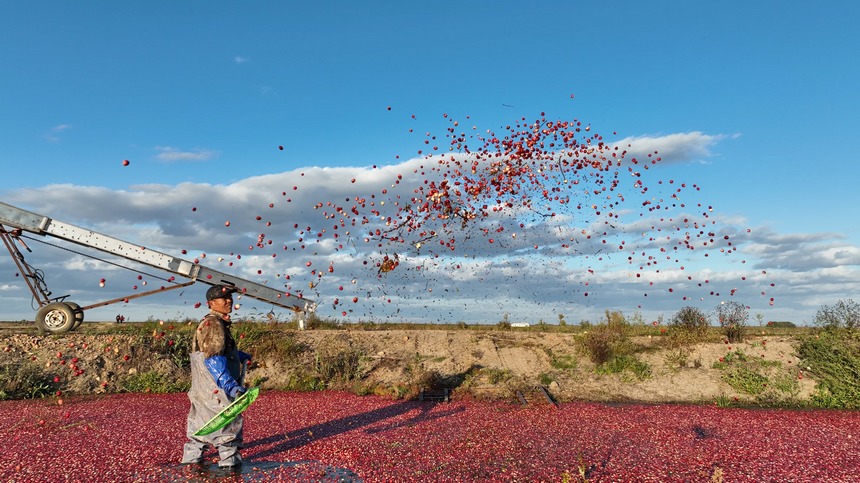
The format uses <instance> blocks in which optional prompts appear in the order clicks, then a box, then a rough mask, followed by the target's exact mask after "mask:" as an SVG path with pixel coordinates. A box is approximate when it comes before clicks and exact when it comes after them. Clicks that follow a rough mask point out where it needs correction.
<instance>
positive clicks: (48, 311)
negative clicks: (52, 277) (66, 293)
mask: <svg viewBox="0 0 860 483" xmlns="http://www.w3.org/2000/svg"><path fill="white" fill-rule="evenodd" d="M74 325H75V311H74V310H73V309H72V307H70V306H69V304H66V303H63V302H54V303H50V304H48V305H46V306H44V307H42V308H41V309H39V311H38V312H36V326H37V327H39V329H40V330H42V331H44V332H51V333H53V334H62V333H64V332H68V331H70V330H72V327H74Z"/></svg>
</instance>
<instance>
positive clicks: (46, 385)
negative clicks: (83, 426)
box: [0, 361, 56, 400]
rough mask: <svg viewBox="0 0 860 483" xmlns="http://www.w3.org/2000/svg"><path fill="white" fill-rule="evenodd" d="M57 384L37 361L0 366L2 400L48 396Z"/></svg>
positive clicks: (0, 393) (0, 395) (0, 398)
mask: <svg viewBox="0 0 860 483" xmlns="http://www.w3.org/2000/svg"><path fill="white" fill-rule="evenodd" d="M55 386H56V385H55V384H54V383H53V381H52V379H51V377H50V376H49V375H47V374H45V373H44V372H43V368H42V366H40V365H39V364H36V363H35V362H32V361H26V362H23V363H21V364H9V365H4V366H0V400H4V399H35V398H43V397H47V396H50V395H52V394H53V393H54V391H55V390H56V388H55Z"/></svg>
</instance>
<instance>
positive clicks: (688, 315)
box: [669, 306, 710, 343]
mask: <svg viewBox="0 0 860 483" xmlns="http://www.w3.org/2000/svg"><path fill="white" fill-rule="evenodd" d="M709 326H710V322H709V321H708V317H707V315H705V313H704V312H702V311H701V310H700V309H698V308H696V307H691V306H688V307H684V308H682V309H681V310H679V311H678V312H677V313H675V315H673V316H672V319H671V320H669V336H670V337H673V336H674V337H676V338H677V339H678V340H679V341H683V342H684V343H695V342H701V341H703V340H704V339H705V336H707V334H708V327H709Z"/></svg>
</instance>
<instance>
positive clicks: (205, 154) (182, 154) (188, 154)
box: [155, 146, 219, 162]
mask: <svg viewBox="0 0 860 483" xmlns="http://www.w3.org/2000/svg"><path fill="white" fill-rule="evenodd" d="M155 150H156V151H158V154H157V155H156V156H155V157H156V158H157V159H159V160H161V161H167V162H174V161H206V160H208V159H212V158H215V157H217V156H218V154H219V153H218V151H213V150H209V149H193V150H190V151H182V150H180V149H178V148H174V147H172V146H156V147H155Z"/></svg>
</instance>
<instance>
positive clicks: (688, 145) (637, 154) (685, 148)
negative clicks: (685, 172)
mask: <svg viewBox="0 0 860 483" xmlns="http://www.w3.org/2000/svg"><path fill="white" fill-rule="evenodd" d="M723 139H725V136H723V135H710V134H704V133H702V132H699V131H692V132H687V133H676V134H668V135H666V136H635V137H627V138H624V139H622V140H620V141H617V142H615V143H614V146H618V148H619V149H621V150H624V149H626V150H627V156H626V157H625V159H628V160H629V159H633V158H636V159H637V160H638V161H640V162H643V161H646V160H651V159H656V158H658V157H659V158H660V159H661V162H663V163H677V162H690V161H702V160H703V159H704V158H708V157H710V156H711V154H712V153H711V148H712V147H713V146H714V145H716V144H717V143H718V142H720V141H721V140H723ZM655 152H656V154H655ZM649 155H651V156H650V157H649Z"/></svg>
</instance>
